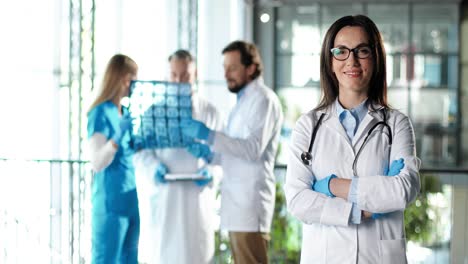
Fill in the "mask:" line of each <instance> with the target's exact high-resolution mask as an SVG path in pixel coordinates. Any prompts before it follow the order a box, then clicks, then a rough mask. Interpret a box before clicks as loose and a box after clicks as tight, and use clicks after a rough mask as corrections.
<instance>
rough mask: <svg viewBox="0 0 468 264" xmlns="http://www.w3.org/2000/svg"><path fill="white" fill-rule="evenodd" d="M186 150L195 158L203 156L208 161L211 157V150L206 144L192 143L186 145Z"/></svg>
mask: <svg viewBox="0 0 468 264" xmlns="http://www.w3.org/2000/svg"><path fill="white" fill-rule="evenodd" d="M187 151H188V152H189V153H190V154H192V155H193V156H194V157H195V158H203V159H204V160H205V161H206V162H208V163H209V162H211V160H212V159H213V152H211V150H210V147H209V146H208V145H206V144H202V143H198V142H195V143H192V144H190V145H188V146H187Z"/></svg>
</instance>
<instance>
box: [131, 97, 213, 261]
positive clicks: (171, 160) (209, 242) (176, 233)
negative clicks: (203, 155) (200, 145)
mask: <svg viewBox="0 0 468 264" xmlns="http://www.w3.org/2000/svg"><path fill="white" fill-rule="evenodd" d="M192 116H193V118H194V119H196V120H199V121H201V122H203V123H205V124H206V125H207V126H208V127H209V128H211V129H221V127H222V122H221V117H220V115H219V112H218V111H217V110H216V108H215V107H214V106H213V105H212V104H210V103H208V102H207V101H206V100H203V99H202V98H199V97H197V96H193V99H192ZM134 162H135V174H136V178H137V184H138V188H139V189H138V192H139V195H140V197H139V200H140V201H141V203H140V208H142V212H141V234H142V242H141V243H140V248H141V250H143V251H144V253H146V256H144V257H145V258H149V259H150V263H154V264H159V263H161V264H162V263H177V264H192V263H200V264H205V263H213V257H214V229H215V226H214V220H215V217H216V211H215V207H214V202H215V188H214V184H213V183H211V184H208V185H206V186H203V187H199V186H197V185H196V184H195V182H193V181H176V182H174V181H172V182H167V183H165V184H159V183H156V182H155V180H154V175H155V170H156V166H157V165H158V164H159V163H160V162H162V163H163V164H164V165H166V166H167V168H168V170H169V173H174V174H179V173H182V174H197V171H198V170H199V168H200V166H202V167H203V166H207V168H208V169H209V170H210V171H211V172H212V174H214V177H219V176H220V172H221V169H220V168H219V166H218V168H217V169H216V166H208V165H207V164H201V165H200V163H203V160H202V159H197V158H195V157H194V156H192V155H191V154H190V153H189V152H187V150H186V149H185V148H165V149H155V150H143V151H140V152H139V153H137V154H135V161H134ZM140 193H141V194H140ZM141 196H145V197H141ZM148 207H149V208H150V211H149V212H147V213H145V212H144V208H148ZM148 219H149V221H148ZM145 241H146V242H147V243H148V241H149V243H150V245H149V247H148V245H145V244H143V243H145ZM146 248H147V249H146ZM145 249H146V250H145ZM148 255H150V256H148Z"/></svg>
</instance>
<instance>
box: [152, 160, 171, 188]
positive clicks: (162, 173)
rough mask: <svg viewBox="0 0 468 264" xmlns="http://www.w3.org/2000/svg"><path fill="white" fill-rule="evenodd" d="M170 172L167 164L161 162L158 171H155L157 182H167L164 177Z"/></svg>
mask: <svg viewBox="0 0 468 264" xmlns="http://www.w3.org/2000/svg"><path fill="white" fill-rule="evenodd" d="M168 172H169V170H168V169H167V167H166V165H164V164H162V163H159V164H158V166H157V167H156V171H155V173H154V180H155V181H156V182H157V183H166V182H167V181H166V179H164V176H165V175H166V174H167V173H168Z"/></svg>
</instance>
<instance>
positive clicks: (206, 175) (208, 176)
mask: <svg viewBox="0 0 468 264" xmlns="http://www.w3.org/2000/svg"><path fill="white" fill-rule="evenodd" d="M198 174H199V175H201V176H203V178H201V179H199V180H195V181H194V182H195V184H196V185H197V186H199V187H203V186H205V185H207V184H209V183H210V182H211V181H212V180H213V176H212V175H211V173H210V172H209V171H208V169H206V168H204V169H201V170H200V171H199V172H198Z"/></svg>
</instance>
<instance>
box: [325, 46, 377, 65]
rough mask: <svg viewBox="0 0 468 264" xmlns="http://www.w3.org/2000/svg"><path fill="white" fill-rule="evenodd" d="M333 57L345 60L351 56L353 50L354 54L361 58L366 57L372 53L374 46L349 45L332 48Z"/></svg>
mask: <svg viewBox="0 0 468 264" xmlns="http://www.w3.org/2000/svg"><path fill="white" fill-rule="evenodd" d="M330 51H331V53H332V55H333V57H334V58H335V59H337V60H339V61H344V60H347V59H348V58H349V54H351V52H353V54H354V56H357V57H358V58H359V59H366V58H368V57H369V56H370V55H371V54H372V48H371V47H370V46H360V47H356V48H354V49H349V48H347V47H338V48H333V49H331V50H330Z"/></svg>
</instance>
